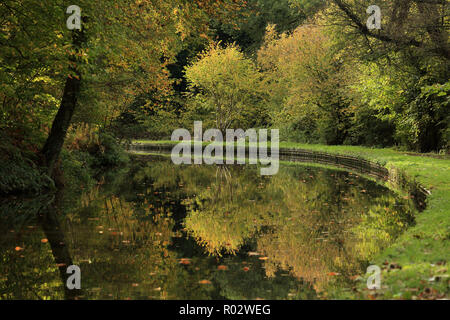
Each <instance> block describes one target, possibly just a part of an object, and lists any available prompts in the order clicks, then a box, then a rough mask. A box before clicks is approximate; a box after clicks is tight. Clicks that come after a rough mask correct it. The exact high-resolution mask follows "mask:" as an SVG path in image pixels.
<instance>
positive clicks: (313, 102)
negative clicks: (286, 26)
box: [258, 26, 351, 144]
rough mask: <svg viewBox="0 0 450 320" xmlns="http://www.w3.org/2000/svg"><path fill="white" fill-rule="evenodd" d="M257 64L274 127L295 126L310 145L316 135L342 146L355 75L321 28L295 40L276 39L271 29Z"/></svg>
mask: <svg viewBox="0 0 450 320" xmlns="http://www.w3.org/2000/svg"><path fill="white" fill-rule="evenodd" d="M258 64H259V65H260V67H261V69H262V70H263V71H264V75H265V84H266V88H267V91H268V92H269V93H270V97H271V100H270V113H271V117H272V121H273V124H274V125H275V126H280V127H282V128H283V127H284V128H286V125H289V124H291V125H294V126H298V128H299V131H303V132H306V136H305V137H304V138H306V139H307V140H308V139H313V136H314V135H316V139H317V138H320V139H321V140H325V142H326V143H329V144H341V143H343V141H344V140H345V138H346V135H347V130H348V126H349V106H350V100H349V97H348V95H347V94H346V90H347V89H348V87H347V84H348V82H349V77H350V74H351V73H348V72H347V66H346V65H345V64H344V61H343V59H342V58H341V57H340V55H339V51H338V50H336V49H335V48H334V46H333V42H332V39H331V38H330V37H329V36H328V35H327V34H326V33H325V32H323V30H322V29H321V28H319V27H315V26H301V27H299V28H297V29H296V30H295V31H294V32H293V33H292V34H291V35H289V34H282V35H278V34H277V33H276V31H275V29H274V28H273V26H269V27H268V29H267V34H266V41H265V43H264V45H263V47H262V48H261V49H260V51H259V52H258ZM307 131H309V133H308V132H307ZM317 134H318V135H319V136H318V137H317ZM293 138H294V139H295V137H293ZM297 140H298V137H297Z"/></svg>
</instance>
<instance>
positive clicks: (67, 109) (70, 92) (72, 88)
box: [41, 30, 86, 175]
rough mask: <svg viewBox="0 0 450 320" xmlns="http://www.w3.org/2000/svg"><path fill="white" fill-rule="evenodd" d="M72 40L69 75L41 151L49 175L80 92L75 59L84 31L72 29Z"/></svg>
mask: <svg viewBox="0 0 450 320" xmlns="http://www.w3.org/2000/svg"><path fill="white" fill-rule="evenodd" d="M72 42H73V47H74V50H75V54H72V55H71V56H70V58H69V60H70V62H71V64H70V69H69V70H70V75H69V76H68V77H67V79H66V84H65V86H64V93H63V97H62V100H61V105H60V107H59V110H58V113H57V114H56V117H55V119H54V120H53V124H52V129H51V131H50V134H49V136H48V138H47V141H46V142H45V145H44V148H43V149H42V151H41V153H42V154H43V156H44V161H45V165H46V166H47V168H48V174H49V175H51V174H52V172H53V169H54V167H55V163H56V161H57V160H58V158H59V155H60V153H61V149H62V147H63V144H64V139H65V138H66V134H67V130H68V128H69V126H70V121H71V119H72V116H73V113H74V111H75V107H76V105H77V100H78V96H79V94H80V88H81V74H80V72H79V69H78V68H77V64H78V62H79V59H77V56H76V54H77V53H79V52H80V51H81V48H82V45H83V44H84V43H85V42H86V38H85V34H84V31H83V30H81V31H74V32H73V39H72Z"/></svg>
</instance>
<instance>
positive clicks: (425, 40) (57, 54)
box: [0, 0, 450, 192]
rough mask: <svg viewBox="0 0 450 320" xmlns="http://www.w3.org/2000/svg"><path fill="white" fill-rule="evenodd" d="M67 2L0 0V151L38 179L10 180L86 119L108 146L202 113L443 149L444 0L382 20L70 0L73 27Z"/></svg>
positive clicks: (415, 2) (308, 133)
mask: <svg viewBox="0 0 450 320" xmlns="http://www.w3.org/2000/svg"><path fill="white" fill-rule="evenodd" d="M71 4H72V3H69V2H68V1H64V0H49V1H45V2H43V1H36V0H5V1H2V2H1V4H0V19H1V21H2V25H1V28H0V45H1V50H0V80H1V81H0V105H1V111H0V129H1V131H2V135H4V139H2V140H3V144H2V150H4V152H3V156H2V157H3V158H4V160H2V163H10V164H11V166H12V165H13V164H14V165H17V166H19V167H20V166H21V165H20V163H23V164H24V165H23V166H22V167H20V168H22V169H19V167H17V170H18V171H17V172H24V174H23V175H22V177H23V178H21V179H23V180H27V181H34V182H32V183H31V182H30V183H31V185H29V184H23V187H20V188H18V189H27V188H29V187H32V189H33V188H34V189H39V186H40V185H41V183H40V182H39V181H41V180H42V179H41V178H37V177H39V176H41V173H37V172H34V173H32V172H33V170H38V171H39V168H40V167H42V168H43V167H46V166H47V167H48V168H49V170H50V171H48V170H47V172H45V171H46V170H43V173H42V174H44V175H51V172H52V170H53V167H54V166H55V160H56V159H57V158H58V155H59V153H60V152H61V150H60V149H61V146H62V142H63V141H64V139H65V138H66V137H67V132H69V136H70V135H74V134H75V135H78V134H79V132H83V131H82V130H81V131H80V129H79V128H85V127H86V126H89V128H90V130H89V131H94V132H95V134H97V135H103V137H108V138H106V140H105V141H107V142H106V143H107V144H108V145H111V144H115V143H118V142H122V141H125V140H127V139H130V138H137V137H147V138H154V139H161V138H169V137H170V135H171V132H172V131H173V130H174V129H176V128H179V127H187V128H190V127H191V125H192V122H193V121H194V120H203V121H204V122H205V123H206V124H207V126H209V127H211V126H214V127H219V128H220V129H225V128H230V127H234V128H238V127H241V128H250V127H255V128H262V127H264V128H268V127H272V128H279V129H281V133H282V134H281V138H282V139H283V140H286V141H299V142H320V143H326V144H351V145H368V146H398V147H400V148H403V149H408V150H413V151H419V152H430V151H434V152H448V150H449V148H450V144H449V136H450V131H449V125H448V124H449V121H450V118H449V115H448V108H449V88H450V84H449V81H448V78H449V77H448V76H449V65H450V64H449V52H450V51H449V44H448V10H449V8H448V4H447V2H446V1H433V2H429V1H419V0H396V1H382V2H380V3H379V6H380V8H381V12H382V20H381V24H382V28H381V29H380V30H371V29H369V28H368V27H367V25H366V21H367V19H368V17H369V15H368V14H367V12H366V9H367V7H368V6H369V5H371V4H372V3H371V2H370V1H366V0H348V1H342V0H328V1H320V0H315V1H305V0H280V1H268V0H250V1H243V0H242V1H241V0H221V1H211V0H196V1H184V0H165V1H151V0H139V1H138V0H133V1H128V0H127V1H125V0H114V1H108V2H100V3H94V2H92V1H84V0H80V1H78V3H77V5H78V6H79V7H80V8H81V9H82V30H74V31H70V30H68V29H67V27H66V19H67V18H68V17H69V15H68V14H67V13H66V9H67V7H68V6H69V5H71ZM52 128H53V130H51V129H52ZM77 130H78V133H76V132H77ZM105 134H106V136H105ZM65 145H66V147H64V148H65V149H66V151H68V152H69V156H68V157H69V158H70V154H72V151H73V150H71V149H70V148H67V145H68V144H67V143H66V144H65ZM14 150H15V151H14ZM66 151H63V153H64V152H66ZM83 152H84V151H83ZM94 154H97V155H98V153H94ZM118 157H119V158H120V156H118ZM14 159H16V160H14ZM17 159H19V160H17ZM20 159H21V160H20ZM66 159H67V157H66ZM64 162H67V161H64ZM69 162H70V161H69ZM26 163H27V164H26ZM96 163H97V164H98V163H102V164H107V163H108V164H111V163H113V164H118V163H120V161H119V162H118V161H116V160H114V159H105V158H104V157H103V158H102V159H100V160H98V161H97V162H96ZM56 166H58V163H57V162H56ZM5 167H6V166H5ZM26 168H29V170H30V172H28V173H25V172H26V171H27V169H26ZM5 170H6V172H8V171H10V170H8V169H5ZM11 172H16V171H14V170H12V171H11ZM6 176H7V174H6ZM29 176H32V177H33V178H32V179H29V178H26V177H29ZM10 180H11V179H9V180H8V179H7V178H6V180H5V181H4V182H2V185H7V184H10V183H9V182H7V181H10ZM19 180H20V179H19ZM43 180H45V181H47V180H48V179H46V178H44V179H43ZM26 185H28V187H27V186H26ZM42 185H44V183H43V182H42ZM7 189H8V192H9V191H13V190H14V189H16V188H15V187H14V188H12V189H11V188H7Z"/></svg>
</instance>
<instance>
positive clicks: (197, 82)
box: [186, 43, 261, 131]
mask: <svg viewBox="0 0 450 320" xmlns="http://www.w3.org/2000/svg"><path fill="white" fill-rule="evenodd" d="M186 78H187V80H188V83H189V87H190V90H191V95H192V98H193V107H192V108H193V109H197V111H195V110H194V111H195V113H197V114H199V113H201V112H199V111H200V110H204V111H203V113H206V116H207V119H209V120H211V119H214V120H215V125H216V128H218V129H219V130H222V131H224V130H226V129H228V128H230V127H231V126H232V125H238V124H241V125H242V126H243V127H249V126H252V125H254V124H257V121H258V117H260V114H258V110H257V107H258V99H259V98H260V96H261V91H260V74H259V73H258V70H257V68H256V66H255V64H254V63H253V62H252V61H251V60H250V59H248V58H246V57H245V56H244V54H243V53H242V52H241V51H240V49H239V48H238V47H237V46H235V45H228V46H226V47H225V48H222V47H221V46H220V43H219V44H212V45H211V46H210V48H209V49H208V50H206V51H204V52H203V53H202V54H201V55H200V57H199V58H198V60H197V61H195V62H194V63H192V64H191V65H190V66H188V67H187V68H186ZM252 115H253V116H254V117H252ZM212 117H213V118H212Z"/></svg>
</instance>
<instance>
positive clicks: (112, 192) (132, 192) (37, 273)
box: [0, 157, 414, 299]
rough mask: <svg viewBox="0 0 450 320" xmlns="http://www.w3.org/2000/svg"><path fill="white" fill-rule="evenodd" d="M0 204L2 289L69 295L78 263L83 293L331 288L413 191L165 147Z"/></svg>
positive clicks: (204, 295) (378, 240) (397, 222)
mask: <svg viewBox="0 0 450 320" xmlns="http://www.w3.org/2000/svg"><path fill="white" fill-rule="evenodd" d="M0 209H1V215H0V298H2V299H65V298H71V293H70V292H68V291H67V290H66V291H65V290H64V286H63V282H64V281H65V277H67V276H65V275H64V271H65V268H66V267H67V264H71V263H73V264H76V265H78V266H79V267H80V268H81V284H82V291H81V293H79V294H80V295H81V297H79V298H84V299H315V298H323V297H326V293H327V291H328V290H332V288H333V287H335V286H344V287H348V288H351V287H352V286H353V285H354V281H355V279H356V276H357V275H358V274H361V273H364V270H365V268H366V267H367V265H368V261H369V259H370V257H372V256H373V255H374V254H376V253H377V252H379V251H380V250H381V249H382V248H384V247H386V246H388V245H389V244H390V243H391V242H392V241H393V240H394V239H395V238H396V237H397V236H398V235H399V234H400V233H401V232H402V231H404V229H405V228H407V227H408V226H409V225H411V224H413V223H414V219H413V210H412V209H411V206H410V204H409V203H408V202H407V201H406V200H404V199H403V198H401V197H399V196H398V195H396V194H395V193H393V192H392V191H390V190H389V189H387V188H386V187H384V186H381V185H379V184H377V183H376V182H374V181H371V180H368V179H365V178H362V177H359V176H358V175H356V174H351V173H349V172H345V171H338V170H331V169H325V168H320V167H310V166H305V165H283V166H281V168H280V172H279V173H278V174H277V175H276V176H272V177H261V176H260V175H259V169H258V168H257V167H255V166H174V165H173V164H172V163H171V162H170V161H168V160H167V159H163V158H159V157H155V158H152V159H146V160H145V161H138V162H137V163H135V164H134V165H133V166H130V168H127V169H126V170H122V171H121V172H117V173H115V174H110V175H109V176H108V177H105V178H103V179H102V183H101V184H100V185H98V186H96V187H94V188H91V189H90V190H83V189H82V188H79V189H78V188H77V189H74V190H65V191H64V193H61V194H59V195H57V196H56V197H55V196H43V197H40V198H33V199H11V198H10V199H4V200H3V201H2V202H1V207H0ZM58 269H59V270H58Z"/></svg>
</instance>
